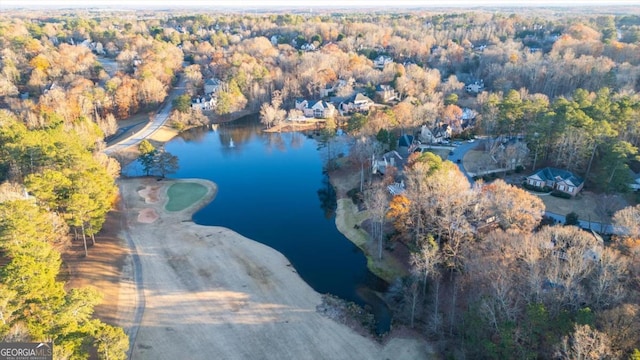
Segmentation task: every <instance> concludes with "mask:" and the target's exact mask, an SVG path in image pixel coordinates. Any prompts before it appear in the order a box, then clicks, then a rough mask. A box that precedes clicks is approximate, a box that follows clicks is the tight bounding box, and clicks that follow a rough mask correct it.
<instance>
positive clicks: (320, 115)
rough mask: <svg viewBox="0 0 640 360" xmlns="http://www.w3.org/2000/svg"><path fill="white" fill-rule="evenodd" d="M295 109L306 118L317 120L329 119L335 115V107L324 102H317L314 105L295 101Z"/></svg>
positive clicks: (300, 100) (305, 101)
mask: <svg viewBox="0 0 640 360" xmlns="http://www.w3.org/2000/svg"><path fill="white" fill-rule="evenodd" d="M295 107H296V109H298V110H301V111H302V112H303V113H304V116H306V117H313V118H317V119H325V118H330V117H333V116H334V115H335V111H336V107H335V106H333V104H331V103H328V102H326V101H324V100H318V101H316V102H314V103H310V102H309V101H307V100H304V99H299V100H296V104H295Z"/></svg>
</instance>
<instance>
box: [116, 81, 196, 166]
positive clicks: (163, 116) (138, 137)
mask: <svg viewBox="0 0 640 360" xmlns="http://www.w3.org/2000/svg"><path fill="white" fill-rule="evenodd" d="M184 90H185V77H184V76H182V75H181V76H180V79H179V80H178V84H177V85H176V86H175V87H174V88H173V89H171V91H170V93H169V96H167V99H166V100H165V101H164V103H163V104H162V105H161V107H160V110H158V112H157V113H156V115H155V117H154V119H153V121H152V122H150V123H149V124H148V125H147V126H145V127H144V128H142V129H141V130H140V131H139V132H138V133H136V134H132V135H131V136H129V137H128V138H125V139H123V140H121V141H119V142H117V143H115V144H113V145H110V146H108V147H107V148H106V149H105V150H104V153H105V154H107V155H112V154H113V153H115V152H118V151H120V150H124V149H126V148H128V147H130V146H135V145H137V144H138V143H140V142H141V141H142V140H144V139H146V138H148V137H150V136H151V135H153V133H155V132H156V131H157V130H158V129H160V128H161V127H162V126H163V125H164V124H166V122H167V120H169V114H170V113H171V108H172V106H173V105H172V104H173V99H175V98H176V97H178V95H181V94H183V93H184Z"/></svg>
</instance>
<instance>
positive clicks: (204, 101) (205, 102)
mask: <svg viewBox="0 0 640 360" xmlns="http://www.w3.org/2000/svg"><path fill="white" fill-rule="evenodd" d="M215 106H216V98H215V97H214V96H211V95H205V96H194V97H193V98H191V108H192V109H198V110H213V108H214V107H215Z"/></svg>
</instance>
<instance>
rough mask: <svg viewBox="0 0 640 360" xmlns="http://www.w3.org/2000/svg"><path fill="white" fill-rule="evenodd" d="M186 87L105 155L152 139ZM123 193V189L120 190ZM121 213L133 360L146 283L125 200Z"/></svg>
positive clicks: (181, 81)
mask: <svg viewBox="0 0 640 360" xmlns="http://www.w3.org/2000/svg"><path fill="white" fill-rule="evenodd" d="M184 87H185V78H184V76H182V75H180V79H179V80H178V84H177V86H175V87H173V88H172V89H171V91H170V93H169V96H167V99H166V100H165V101H164V103H162V105H161V106H160V109H159V110H158V112H157V113H156V116H155V118H154V119H153V121H152V122H150V123H148V124H147V125H146V126H145V127H144V128H142V129H141V130H140V131H138V133H136V134H133V135H132V136H130V137H128V138H125V139H123V140H121V141H119V142H117V143H115V144H112V145H111V146H108V147H107V148H105V149H104V153H105V154H107V155H112V154H114V153H115V152H117V151H119V150H124V149H126V148H128V147H130V146H135V145H137V144H138V143H140V142H141V141H142V140H144V139H146V138H148V137H150V136H151V135H153V133H155V132H156V131H157V130H158V129H160V128H161V127H162V126H163V125H164V124H165V123H166V122H167V120H168V119H169V114H170V113H171V108H172V106H173V99H175V98H176V97H177V96H179V95H181V94H183V93H184ZM120 191H122V189H120ZM121 211H122V212H123V214H124V216H123V217H122V220H121V221H122V223H121V227H122V232H123V234H124V235H123V236H124V238H125V240H126V241H127V245H128V246H129V250H130V251H131V262H132V265H133V266H132V272H133V274H132V278H133V281H134V284H135V307H134V309H133V319H132V323H131V328H130V329H129V331H128V335H129V351H128V353H127V358H128V359H131V358H132V355H133V349H134V346H135V343H136V337H137V335H138V329H139V328H140V323H141V321H142V316H143V314H144V308H145V296H144V282H143V278H142V265H141V264H140V256H139V255H138V251H137V247H136V243H135V241H134V240H133V239H132V238H131V236H130V235H129V228H128V224H127V221H126V212H127V208H126V205H125V204H124V200H123V201H122V202H121Z"/></svg>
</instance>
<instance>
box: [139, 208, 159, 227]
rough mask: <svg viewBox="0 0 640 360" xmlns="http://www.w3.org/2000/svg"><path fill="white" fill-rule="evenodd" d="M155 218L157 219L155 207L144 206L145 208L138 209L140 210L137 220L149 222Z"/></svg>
mask: <svg viewBox="0 0 640 360" xmlns="http://www.w3.org/2000/svg"><path fill="white" fill-rule="evenodd" d="M157 219H158V213H157V212H156V210H155V209H151V208H146V209H142V210H140V212H139V213H138V222H141V223H144V224H151V223H152V222H154V221H156V220H157Z"/></svg>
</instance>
